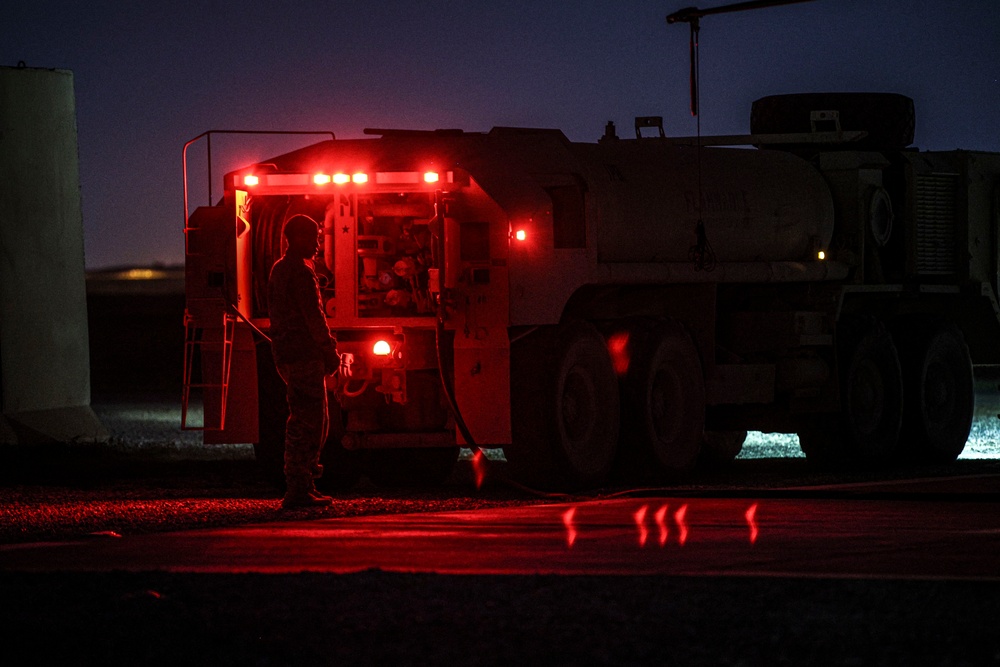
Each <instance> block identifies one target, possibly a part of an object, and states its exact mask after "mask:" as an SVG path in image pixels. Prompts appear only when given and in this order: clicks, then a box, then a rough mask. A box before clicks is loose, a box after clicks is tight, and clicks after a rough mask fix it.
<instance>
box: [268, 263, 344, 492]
mask: <svg viewBox="0 0 1000 667" xmlns="http://www.w3.org/2000/svg"><path fill="white" fill-rule="evenodd" d="M268 309H269V311H270V312H269V315H270V317H271V332H270V333H271V350H272V352H273V354H274V363H275V365H276V366H277V368H278V374H279V375H281V379H282V380H284V381H285V383H286V384H287V385H288V393H287V400H288V413H289V414H288V423H287V424H286V426H285V480H286V482H287V484H288V489H289V491H290V492H293V491H294V492H304V490H314V486H313V478H315V477H319V476H320V475H321V474H322V472H323V468H322V466H320V464H319V459H320V454H321V452H322V450H323V445H324V443H325V442H326V437H327V433H328V431H329V427H330V422H329V415H328V412H327V396H326V381H325V376H326V375H328V374H330V373H332V372H333V371H335V370H336V368H337V350H336V340H335V339H334V338H333V336H332V335H331V334H330V329H329V327H328V326H327V324H326V316H325V315H324V312H323V306H322V301H321V299H320V291H319V284H318V282H317V280H316V273H315V272H314V270H313V268H312V262H311V261H309V260H306V259H303V258H300V257H295V256H292V255H289V254H287V253H286V254H285V255H284V256H283V257H282V258H281V259H280V260H278V261H277V262H276V263H275V264H274V267H273V268H272V269H271V276H270V280H269V282H268Z"/></svg>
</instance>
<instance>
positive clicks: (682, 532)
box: [674, 505, 688, 546]
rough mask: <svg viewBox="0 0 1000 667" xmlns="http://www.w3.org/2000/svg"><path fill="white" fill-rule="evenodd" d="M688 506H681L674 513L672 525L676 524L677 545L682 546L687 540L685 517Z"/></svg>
mask: <svg viewBox="0 0 1000 667" xmlns="http://www.w3.org/2000/svg"><path fill="white" fill-rule="evenodd" d="M687 511H688V506H687V505H681V508H680V509H679V510H677V511H676V512H674V523H676V524H677V531H678V532H677V543H678V544H680V545H681V546H684V543H685V542H687V538H688V528H687V523H685V518H686V517H687Z"/></svg>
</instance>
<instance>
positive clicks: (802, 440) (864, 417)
mask: <svg viewBox="0 0 1000 667" xmlns="http://www.w3.org/2000/svg"><path fill="white" fill-rule="evenodd" d="M838 338H839V339H840V340H839V341H838V354H839V355H840V369H841V371H840V396H841V399H840V401H841V413H840V415H839V417H837V418H832V419H822V418H821V419H818V420H815V421H814V422H813V423H812V424H811V425H810V427H808V428H805V429H802V430H800V431H799V444H800V446H801V447H802V451H803V452H804V453H805V455H806V457H807V458H809V459H810V460H811V461H812V462H814V463H819V464H821V465H831V464H849V465H850V464H853V465H861V466H865V467H873V466H881V465H885V464H888V463H890V462H893V461H894V459H895V458H896V456H897V453H898V448H899V433H900V428H901V425H902V419H903V376H902V370H901V368H900V364H899V356H898V353H897V351H896V346H895V344H894V343H893V340H892V337H891V336H890V335H889V333H888V332H887V331H886V330H885V328H884V327H883V326H882V325H881V323H876V322H854V323H850V322H848V323H846V324H845V323H842V324H841V325H838Z"/></svg>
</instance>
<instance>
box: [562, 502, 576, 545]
mask: <svg viewBox="0 0 1000 667" xmlns="http://www.w3.org/2000/svg"><path fill="white" fill-rule="evenodd" d="M574 516H576V508H575V507H570V508H569V509H568V510H566V511H565V512H563V515H562V520H563V525H564V526H566V546H567V547H569V548H571V549H572V548H573V543H574V542H576V526H574V525H573V517H574Z"/></svg>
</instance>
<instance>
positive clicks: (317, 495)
mask: <svg viewBox="0 0 1000 667" xmlns="http://www.w3.org/2000/svg"><path fill="white" fill-rule="evenodd" d="M309 495H310V496H312V497H313V498H314V499H315V500H319V501H322V502H324V503H326V504H327V505H331V504H333V496H325V495H323V493H322V492H321V491H320V490H319V489H317V488H316V482H314V481H313V482H310V483H309Z"/></svg>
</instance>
